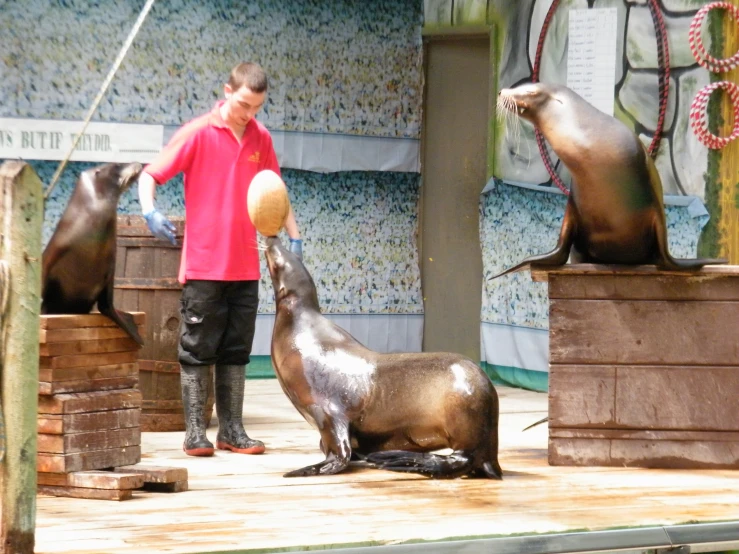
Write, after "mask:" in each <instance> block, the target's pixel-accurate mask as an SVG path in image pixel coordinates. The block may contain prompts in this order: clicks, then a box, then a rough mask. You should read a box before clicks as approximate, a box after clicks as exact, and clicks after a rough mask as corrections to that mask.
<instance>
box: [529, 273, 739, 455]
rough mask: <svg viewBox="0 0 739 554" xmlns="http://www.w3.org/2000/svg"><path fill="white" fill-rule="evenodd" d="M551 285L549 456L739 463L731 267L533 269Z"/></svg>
mask: <svg viewBox="0 0 739 554" xmlns="http://www.w3.org/2000/svg"><path fill="white" fill-rule="evenodd" d="M531 272H532V278H533V279H534V280H535V281H548V286H549V300H550V305H549V306H550V309H549V336H550V340H549V363H550V375H549V429H550V430H549V463H550V464H551V465H580V466H639V467H660V468H677V467H680V468H739V407H738V406H739V266H710V267H706V268H703V269H702V270H700V271H697V272H679V273H675V272H665V271H658V270H657V269H656V268H654V267H652V266H635V267H625V266H596V265H589V264H575V265H567V266H564V267H560V268H557V269H554V270H545V269H542V268H537V267H533V268H532V270H531Z"/></svg>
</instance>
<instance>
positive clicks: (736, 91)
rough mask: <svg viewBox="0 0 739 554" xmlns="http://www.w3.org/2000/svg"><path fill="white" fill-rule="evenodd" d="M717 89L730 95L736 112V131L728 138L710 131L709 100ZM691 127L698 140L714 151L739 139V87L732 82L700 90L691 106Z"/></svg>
mask: <svg viewBox="0 0 739 554" xmlns="http://www.w3.org/2000/svg"><path fill="white" fill-rule="evenodd" d="M717 89H724V90H725V91H726V93H727V94H728V95H729V98H730V99H731V105H732V111H733V112H734V129H733V131H732V133H731V135H729V136H728V137H719V136H717V135H714V134H713V133H711V131H709V130H708V116H707V108H708V100H709V99H710V98H711V94H713V92H714V91H716V90H717ZM690 126H691V127H692V128H693V132H694V133H695V134H696V136H697V137H698V140H700V141H701V142H702V143H703V144H704V145H706V146H707V147H708V148H712V149H714V150H718V149H719V148H724V147H725V146H726V145H727V144H729V143H730V142H731V141H732V140H735V139H737V138H739V85H736V84H735V83H732V82H730V81H719V82H717V83H711V84H710V85H707V86H705V87H703V88H702V89H701V90H699V91H698V94H696V95H695V98H694V99H693V103H692V104H691V106H690Z"/></svg>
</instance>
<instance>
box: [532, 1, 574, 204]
mask: <svg viewBox="0 0 739 554" xmlns="http://www.w3.org/2000/svg"><path fill="white" fill-rule="evenodd" d="M559 2H560V0H553V1H552V5H551V6H549V10H548V11H547V15H546V16H545V17H544V24H543V25H542V28H541V32H540V33H539V41H538V42H537V43H536V56H535V57H534V71H533V73H532V75H531V80H532V81H533V82H535V83H538V82H539V67H541V54H542V51H543V50H544V39H545V38H546V36H547V31H548V30H549V24H550V23H551V22H552V18H553V17H554V12H555V11H557V6H559ZM534 135H535V136H536V144H537V145H538V146H539V153H540V154H541V159H542V161H543V162H544V167H546V168H547V173H549V176H550V177H551V178H552V182H553V183H554V184H555V185H557V188H558V189H559V190H561V191H562V192H563V193H564V194H565V195H569V194H570V191H569V190H567V186H565V184H564V182H562V179H560V177H559V175H557V171H556V170H555V168H554V164H553V163H552V158H550V157H549V151H548V150H547V148H546V145H545V144H544V135H542V134H541V131H539V129H536V128H535V129H534Z"/></svg>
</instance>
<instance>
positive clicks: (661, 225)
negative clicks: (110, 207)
mask: <svg viewBox="0 0 739 554" xmlns="http://www.w3.org/2000/svg"><path fill="white" fill-rule="evenodd" d="M654 235H655V238H656V240H657V253H656V259H655V261H654V263H655V265H656V266H657V267H658V268H660V269H667V270H679V269H700V268H702V267H703V266H704V265H721V264H726V263H728V260H726V259H724V258H673V257H672V255H671V254H670V249H669V246H668V244H667V224H666V222H665V219H664V217H662V218H660V217H656V218H655V221H654Z"/></svg>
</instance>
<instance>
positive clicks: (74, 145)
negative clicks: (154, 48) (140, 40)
mask: <svg viewBox="0 0 739 554" xmlns="http://www.w3.org/2000/svg"><path fill="white" fill-rule="evenodd" d="M153 4H154V0H146V4H145V5H144V7H143V8H142V10H141V13H140V14H139V17H138V19H137V20H136V23H134V25H133V28H132V29H131V32H130V33H129V34H128V38H127V39H126V42H125V43H124V44H123V48H121V51H120V52H119V53H118V57H117V58H116V60H115V62H113V67H111V68H110V71H109V72H108V76H107V77H106V78H105V81H104V82H103V84H102V86H101V87H100V91H99V92H98V94H97V96H96V97H95V100H94V101H93V103H92V106H91V107H90V110H89V111H88V112H87V116H86V117H85V120H84V123H83V124H82V129H81V130H80V132H79V133H78V134H77V137H76V138H75V139H74V142H73V143H72V146H71V147H70V148H69V151H68V152H67V155H66V156H65V157H64V159H63V160H62V161H61V163H60V164H59V167H57V168H56V172H55V173H54V175H53V177H52V178H51V183H50V184H49V188H47V189H46V192H45V193H44V199H46V198H48V197H49V194H51V191H52V190H53V189H54V186H56V183H57V181H58V180H59V177H60V176H61V174H62V171H64V167H65V166H66V165H67V162H68V161H69V158H71V157H72V152H74V150H75V148H77V144H78V143H79V141H80V140H81V139H82V135H83V133H84V132H85V129H87V125H88V124H89V123H90V120H91V119H92V115H93V114H94V113H95V110H97V107H98V105H99V104H100V101H101V100H102V99H103V95H104V94H105V92H106V91H107V90H108V87H109V86H110V83H111V81H113V77H114V76H115V74H116V71H118V68H119V67H120V65H121V63H122V62H123V58H125V57H126V54H127V53H128V49H129V48H130V47H131V44H132V43H133V39H134V38H136V35H137V34H138V32H139V28H140V27H141V25H142V24H143V23H144V19H146V15H147V14H148V13H149V10H150V9H151V6H152V5H153Z"/></svg>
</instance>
